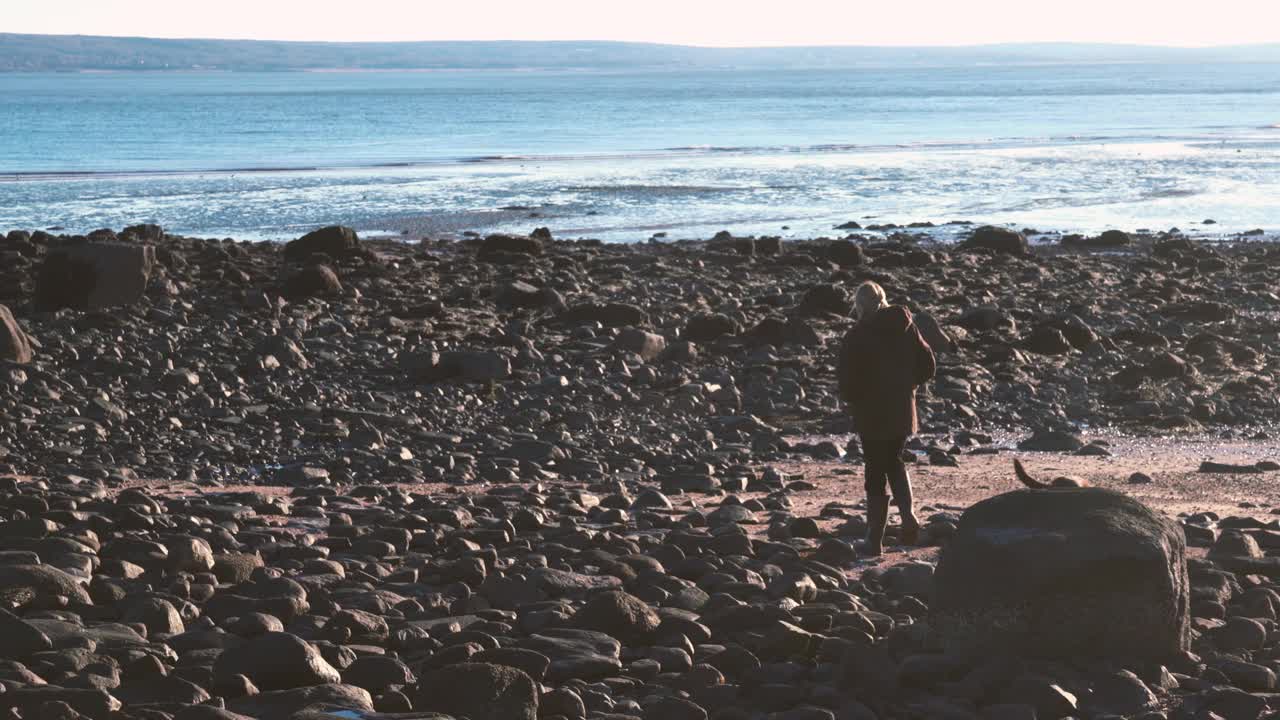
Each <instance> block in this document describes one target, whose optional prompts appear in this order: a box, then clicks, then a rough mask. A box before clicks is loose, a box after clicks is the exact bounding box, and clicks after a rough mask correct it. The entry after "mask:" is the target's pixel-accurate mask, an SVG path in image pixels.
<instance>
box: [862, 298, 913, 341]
mask: <svg viewBox="0 0 1280 720" xmlns="http://www.w3.org/2000/svg"><path fill="white" fill-rule="evenodd" d="M859 324H860V325H864V326H865V327H866V330H867V332H871V333H875V334H876V335H902V334H904V333H906V332H908V331H909V330H911V325H912V319H911V311H910V310H908V309H906V308H905V307H903V306H901V305H890V306H889V307H886V308H880V309H879V310H877V311H876V313H875V314H874V315H872V316H871V317H869V318H867V319H866V320H864V321H863V322H861V323H859Z"/></svg>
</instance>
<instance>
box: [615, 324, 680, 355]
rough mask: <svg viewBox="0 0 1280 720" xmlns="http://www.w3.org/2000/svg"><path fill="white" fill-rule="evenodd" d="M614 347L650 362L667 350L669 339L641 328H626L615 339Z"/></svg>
mask: <svg viewBox="0 0 1280 720" xmlns="http://www.w3.org/2000/svg"><path fill="white" fill-rule="evenodd" d="M613 346H614V347H615V348H616V349H618V350H621V351H623V352H628V353H635V354H636V355H639V356H640V359H641V360H644V361H645V362H649V361H650V360H653V359H654V358H656V357H658V356H659V355H661V354H662V351H663V350H666V349H667V339H666V338H664V337H662V336H661V335H657V334H655V333H651V332H647V331H645V330H641V329H639V328H626V329H624V330H623V331H622V332H620V333H618V337H616V338H614V340H613Z"/></svg>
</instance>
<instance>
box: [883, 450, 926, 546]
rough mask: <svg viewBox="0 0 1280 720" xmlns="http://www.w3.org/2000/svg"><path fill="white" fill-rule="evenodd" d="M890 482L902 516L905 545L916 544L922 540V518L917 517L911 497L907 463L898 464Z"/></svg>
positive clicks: (895, 501)
mask: <svg viewBox="0 0 1280 720" xmlns="http://www.w3.org/2000/svg"><path fill="white" fill-rule="evenodd" d="M889 484H890V486H892V487H893V500H894V504H896V505H897V506H898V514H899V515H901V516H902V532H901V534H900V537H901V539H902V544H903V545H915V544H916V543H918V542H920V520H918V519H917V518H916V513H915V508H914V507H913V505H914V503H913V502H912V498H911V475H910V474H908V473H907V466H906V465H898V466H897V467H895V468H893V470H891V471H890V474H889Z"/></svg>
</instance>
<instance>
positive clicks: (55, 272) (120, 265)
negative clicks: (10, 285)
mask: <svg viewBox="0 0 1280 720" xmlns="http://www.w3.org/2000/svg"><path fill="white" fill-rule="evenodd" d="M155 262H156V253H155V248H153V247H152V246H150V245H136V244H126V243H116V242H84V243H79V244H74V245H63V246H61V247H58V248H56V249H53V250H51V251H50V252H49V254H48V255H47V256H46V257H45V259H44V262H43V263H42V264H41V265H40V269H39V272H38V273H37V275H36V304H37V305H38V306H39V307H41V308H43V309H46V310H57V309H59V308H72V309H75V310H102V309H104V308H109V307H115V306H118V305H132V304H133V303H136V302H138V300H141V299H142V295H143V293H145V292H146V290H147V283H148V282H149V281H150V280H151V270H152V268H153V267H155Z"/></svg>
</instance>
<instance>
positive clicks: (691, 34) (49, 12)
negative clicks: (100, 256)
mask: <svg viewBox="0 0 1280 720" xmlns="http://www.w3.org/2000/svg"><path fill="white" fill-rule="evenodd" d="M1278 21H1280V2H1277V0H1214V1H1213V2H1204V1H1203V0H1194V1H1192V0H870V1H868V0H765V1H760V0H360V1H359V2H350V0H343V1H342V2H330V1H329V0H214V1H213V2H184V1H183V0H0V32H16V33H49V34H60V35H65V34H83V35H128V36H150V37H188V38H189V37H201V38H246V39H263V40H347V41H361V40H636V41H648V42H665V43H678V44H686V45H722V46H734V45H736V46H749V45H971V44H982V43H998V42H1050V41H1069V42H1109V43H1142V44H1153V45H1183V46H1202V45H1234V44H1248V43H1261V42H1280V22H1278Z"/></svg>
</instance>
